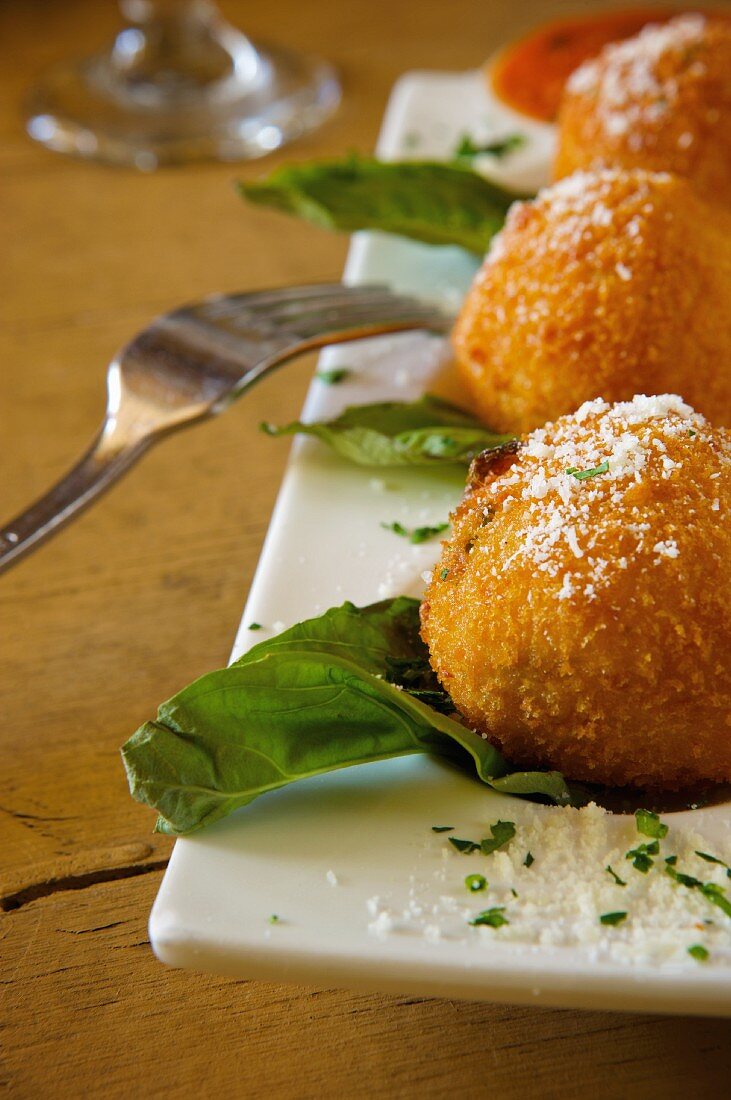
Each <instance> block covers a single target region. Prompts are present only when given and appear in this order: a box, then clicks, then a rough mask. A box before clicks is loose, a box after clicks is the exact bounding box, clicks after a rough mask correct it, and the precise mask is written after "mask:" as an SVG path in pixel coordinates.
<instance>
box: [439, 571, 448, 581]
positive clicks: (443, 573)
mask: <svg viewBox="0 0 731 1100" xmlns="http://www.w3.org/2000/svg"><path fill="white" fill-rule="evenodd" d="M448 576H449V570H448V569H440V570H439V580H440V581H446V579H447V577H448Z"/></svg>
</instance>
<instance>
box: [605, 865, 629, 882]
mask: <svg viewBox="0 0 731 1100" xmlns="http://www.w3.org/2000/svg"><path fill="white" fill-rule="evenodd" d="M604 870H605V871H606V872H607V874H609V875H611V876H612V878H613V879H614V881H615V882H616V884H617V886H626V885H627V883H626V882H625V881H624V879H621V878H620V877H619V875H618V874H617V873H616V871H613V870H612V868H611V866H610V865H609V864H607V866H606V867H605V868H604Z"/></svg>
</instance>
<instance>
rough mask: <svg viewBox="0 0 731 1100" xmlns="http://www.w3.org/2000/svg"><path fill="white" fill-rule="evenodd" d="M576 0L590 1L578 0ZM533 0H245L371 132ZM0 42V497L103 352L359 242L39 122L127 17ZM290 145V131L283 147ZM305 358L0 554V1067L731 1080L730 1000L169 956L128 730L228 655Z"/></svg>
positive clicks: (38, 1074) (551, 1086) (363, 135)
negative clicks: (140, 331) (686, 1015)
mask: <svg viewBox="0 0 731 1100" xmlns="http://www.w3.org/2000/svg"><path fill="white" fill-rule="evenodd" d="M574 6H576V5H574ZM557 7H558V5H556V4H555V3H554V4H549V3H541V2H540V0H532V2H530V3H523V4H521V5H520V6H518V5H516V4H514V3H511V2H510V0H484V2H483V3H478V2H477V0H474V2H469V0H451V2H450V3H449V4H447V3H439V2H438V0H422V2H421V3H419V4H418V5H417V4H414V3H410V2H409V0H392V2H391V3H389V4H388V5H386V4H378V3H374V2H373V0H346V2H345V3H343V4H334V3H329V4H325V3H324V2H322V0H311V2H310V3H305V4H303V3H298V2H295V0H278V2H277V3H264V2H261V0H260V2H258V3H257V2H255V0H250V2H245V0H241V2H239V3H236V2H230V3H226V4H224V8H225V10H226V12H227V14H229V15H230V17H231V18H232V19H234V20H237V21H238V22H239V23H240V24H244V23H245V24H246V26H247V29H249V30H250V31H252V32H253V33H255V34H259V35H260V36H261V37H270V38H277V39H280V40H282V41H284V40H286V41H287V42H288V43H289V44H291V45H292V46H295V47H297V48H301V49H310V50H313V51H319V52H321V53H323V54H325V55H326V56H328V57H330V58H332V59H333V60H334V61H336V62H337V64H338V65H339V66H340V68H341V71H342V75H343V79H344V85H345V101H344V104H343V107H342V109H341V111H340V113H339V115H338V117H337V118H336V120H335V121H333V122H332V123H331V124H330V125H328V126H327V127H326V128H325V129H323V130H322V131H321V132H320V133H319V134H317V135H316V136H315V137H313V138H310V139H309V140H307V141H303V142H302V143H301V144H300V145H299V147H298V148H297V149H295V150H292V152H291V153H290V154H287V155H291V156H298V157H308V156H320V155H323V154H338V153H341V152H343V151H344V150H346V149H352V148H357V149H361V150H367V149H369V148H371V147H372V145H373V142H374V139H375V136H376V133H377V130H378V125H379V120H380V118H381V114H382V111H383V108H384V105H385V102H386V98H387V95H388V91H389V87H390V85H391V84H392V82H393V81H394V79H395V78H396V77H397V76H398V74H399V73H400V72H401V71H402V70H404V69H407V68H412V67H424V68H429V67H433V68H467V67H469V66H474V65H475V64H476V63H478V62H479V61H480V60H481V59H482V57H483V55H486V54H488V53H489V52H490V50H491V49H492V48H493V47H494V46H495V45H497V44H498V43H499V42H500V41H501V39H503V38H504V37H506V36H507V35H509V34H510V33H511V32H513V31H514V30H515V29H518V28H521V27H526V26H528V25H530V24H531V22H533V21H534V20H535V19H536V18H537V17H540V16H541V15H545V14H547V13H549V12H551V13H552V12H554V11H555V10H556V9H557ZM0 18H1V19H2V26H0V44H1V47H0V48H2V51H3V67H2V73H3V80H4V84H5V90H6V92H9V95H7V96H6V97H5V100H4V102H5V106H4V107H3V108H2V112H1V113H0V132H1V135H2V142H1V147H0V187H1V188H2V192H3V199H2V207H1V208H2V211H3V217H2V221H1V222H0V233H2V243H1V245H0V255H2V257H3V265H2V266H3V272H4V275H5V285H4V287H3V292H2V296H1V300H2V307H3V311H4V318H3V321H2V325H1V326H0V363H2V372H1V374H0V416H1V423H0V441H1V445H2V450H3V453H4V463H3V467H4V472H3V477H2V483H1V484H0V505H1V508H0V510H1V512H2V513H4V514H5V515H7V516H9V515H10V514H12V513H13V512H14V511H15V510H16V509H17V508H19V507H20V506H22V505H24V504H25V503H27V502H28V501H29V500H30V499H31V498H32V497H33V496H35V495H36V494H37V493H39V492H40V491H41V490H42V489H43V488H44V487H45V486H46V485H47V483H49V482H50V481H51V479H53V478H55V477H56V476H57V475H58V474H59V473H60V472H61V471H62V470H63V468H64V467H65V465H66V464H67V463H68V462H70V460H71V459H72V458H73V457H74V456H75V454H76V452H77V451H78V450H79V448H80V446H81V445H82V443H84V442H85V441H86V439H87V438H88V437H89V436H90V435H91V433H92V431H93V429H94V427H95V425H96V422H97V421H98V419H99V417H100V414H101V411H102V403H103V392H102V391H103V385H102V378H103V370H104V367H105V364H106V362H107V360H108V359H109V357H110V355H111V354H112V353H113V352H114V350H115V348H116V347H117V346H118V345H119V344H120V343H121V342H122V341H123V340H124V339H125V338H126V337H127V336H128V335H129V334H131V333H133V332H134V331H135V330H136V329H137V328H138V327H140V326H142V325H143V324H144V323H145V322H146V320H147V319H148V318H150V317H151V316H152V315H154V314H155V313H158V312H160V311H161V310H164V309H167V308H169V307H171V306H173V305H175V304H176V303H179V302H181V301H185V300H187V299H194V298H196V297H198V296H199V295H203V294H206V293H209V292H212V291H216V290H222V289H247V288H254V287H258V286H265V285H276V284H280V283H289V282H293V283H296V282H298V281H303V280H313V279H317V278H321V277H325V278H333V277H337V276H338V273H339V271H340V270H341V265H342V263H343V259H344V255H345V249H346V244H347V242H346V241H345V240H344V239H342V238H338V237H334V236H328V235H326V234H324V233H320V232H318V231H316V230H315V229H311V228H308V227H306V226H302V225H298V224H297V223H295V222H289V221H288V222H284V221H283V220H281V219H280V218H278V217H277V216H275V215H270V214H268V213H266V212H262V211H254V210H248V209H246V208H244V207H243V206H242V205H241V203H240V202H239V200H238V199H237V198H236V196H235V194H234V190H233V187H232V180H233V178H234V177H235V175H236V174H237V171H240V174H242V175H254V174H256V173H258V172H260V171H262V170H263V167H264V166H253V167H252V166H248V167H242V168H241V169H240V170H236V171H235V170H234V169H232V168H230V167H223V166H215V165H213V166H211V165H207V166H201V167H195V168H186V169H185V170H174V171H163V172H159V173H157V174H155V175H151V176H142V175H136V174H134V173H132V172H126V171H111V170H108V169H104V168H100V167H97V166H94V165H88V164H82V163H77V162H74V161H71V160H66V159H65V158H62V157H56V156H53V155H51V154H49V153H46V152H45V151H44V150H42V149H40V148H35V147H34V146H33V145H32V144H31V143H30V142H29V141H28V140H27V139H26V138H25V136H24V134H23V131H22V128H21V124H20V120H19V102H20V99H21V96H22V93H23V92H24V90H25V89H26V88H27V86H28V85H29V83H30V81H31V80H32V78H33V76H34V74H35V73H36V72H37V71H38V70H39V69H40V68H41V67H42V66H43V65H44V64H46V63H47V62H50V61H52V60H55V59H56V58H59V57H62V56H65V55H66V54H68V53H71V52H72V51H77V52H83V51H86V50H90V49H92V48H94V47H96V46H97V44H98V43H99V42H100V41H102V40H103V39H104V38H105V36H109V35H111V33H112V32H113V29H114V27H115V26H116V15H115V11H114V7H113V5H112V4H111V2H110V3H105V4H101V3H99V2H98V0H66V2H60V0H58V2H55V3H54V2H50V0H48V2H41V0H35V2H33V3H28V2H23V0H16V2H14V3H13V2H10V0H6V3H5V4H4V5H3V8H2V14H1V16H0ZM279 159H281V158H272V161H271V164H274V163H275V160H279ZM311 369H312V364H311V362H310V363H308V362H304V363H301V364H299V365H297V366H295V367H291V368H288V370H287V372H286V375H285V374H281V375H279V376H278V377H277V378H275V379H274V380H272V381H270V382H268V383H266V384H264V385H263V386H262V387H261V388H259V389H255V390H254V391H253V392H252V393H251V395H250V396H248V397H247V399H246V401H244V402H242V403H241V405H239V406H238V407H237V408H235V409H233V410H232V411H231V412H230V413H229V414H227V415H226V416H225V417H223V418H221V419H220V420H218V421H214V422H210V423H209V424H207V425H205V426H202V427H199V428H197V429H195V430H192V431H189V432H187V433H185V434H184V435H181V436H179V437H177V438H175V439H173V440H171V441H169V442H168V443H166V444H165V445H164V446H162V447H160V448H159V450H157V451H156V452H153V453H152V454H151V455H150V456H149V457H148V458H147V459H146V460H145V462H144V464H143V465H142V466H141V467H140V468H139V469H138V470H137V471H135V472H134V473H133V474H132V476H130V477H129V479H128V480H127V481H126V482H124V483H123V484H122V485H121V486H119V487H118V488H117V489H115V490H114V491H113V492H112V493H111V494H110V495H109V496H108V497H107V498H106V499H105V500H104V501H103V502H101V503H100V504H99V505H98V506H97V507H96V508H95V509H94V510H93V511H91V512H90V513H89V514H87V515H86V517H84V518H83V519H82V520H81V521H80V522H78V523H76V524H75V525H73V526H72V527H71V528H70V529H69V530H68V531H67V532H66V533H65V534H63V535H62V536H61V537H59V538H58V539H56V540H54V541H53V542H52V543H50V544H49V545H48V546H46V547H45V548H44V549H42V550H41V551H40V552H38V553H37V554H36V555H35V556H33V557H31V558H30V559H28V560H27V561H25V562H23V563H21V564H20V565H19V566H18V567H17V568H16V569H14V570H13V571H11V572H10V573H8V574H7V575H5V576H3V577H2V579H1V580H0V621H1V622H2V628H3V629H2V647H3V648H2V658H1V661H2V664H1V667H2V679H1V686H0V693H1V699H2V702H1V705H0V853H1V854H0V903H1V904H2V908H3V912H2V914H0V984H1V987H2V996H1V1000H0V1004H1V1006H2V1008H1V1010H0V1029H1V1030H0V1090H2V1089H3V1087H5V1088H7V1090H8V1091H9V1094H10V1095H12V1096H18V1097H40V1096H52V1097H54V1098H63V1097H75V1096H79V1097H81V1096H83V1097H96V1096H104V1097H117V1096H132V1097H137V1096H143V1095H146V1096H177V1095H187V1094H189V1095H193V1096H204V1097H208V1096H214V1095H217V1094H224V1093H227V1094H228V1095H241V1096H276V1097H280V1096H281V1097H330V1096H331V1097H341V1096H342V1097H350V1096H354V1097H356V1096H387V1095H388V1096H405V1097H411V1096H414V1097H417V1096H418V1097H423V1096H441V1095H450V1094H452V1093H454V1094H455V1095H457V1094H460V1095H462V1096H467V1097H477V1096H482V1095H485V1096H487V1095H490V1096H491V1097H495V1098H498V1100H499V1098H504V1097H505V1098H512V1097H515V1098H518V1097H525V1096H527V1095H534V1096H540V1097H559V1096H561V1097H566V1096H569V1097H572V1096H580V1095H581V1096H583V1095H585V1094H590V1095H591V1096H592V1100H597V1098H600V1097H623V1098H626V1097H638V1098H639V1097H642V1098H644V1100H651V1098H653V1097H658V1098H659V1097H662V1098H663V1100H666V1098H670V1097H688V1096H692V1097H702V1096H712V1095H713V1096H720V1095H722V1094H723V1092H724V1088H723V1086H724V1085H726V1086H728V1079H729V1077H728V1069H729V1061H730V1056H731V1041H730V1038H731V1036H730V1032H729V1027H728V1024H726V1023H723V1022H720V1021H705V1020H692V1019H664V1018H659V1017H633V1016H621V1015H609V1014H599V1013H581V1012H568V1011H548V1010H535V1009H525V1008H510V1007H494V1006H491V1005H489V1004H462V1003H454V1002H446V1001H434V1000H422V999H418V998H413V997H383V996H364V995H355V994H352V993H349V992H344V991H340V990H332V989H325V990H322V989H317V990H313V989H299V988H292V987H288V986H277V985H264V984H260V983H256V982H244V981H232V980H229V979H221V978H217V977H210V976H207V975H196V974H189V973H182V972H174V971H169V970H166V969H165V968H163V966H162V965H161V964H159V963H158V962H157V961H156V960H155V958H154V957H153V955H152V953H151V951H150V948H149V944H148V940H147V931H146V922H147V915H148V912H149V909H150V905H151V904H152V900H153V898H154V896H155V891H156V890H157V888H158V886H159V883H160V878H161V874H162V870H163V867H164V866H165V862H166V860H167V858H168V855H169V852H170V842H169V841H168V840H165V839H161V838H159V837H156V836H153V835H152V833H151V826H152V819H151V815H150V814H149V813H147V812H146V811H145V810H144V809H143V808H142V807H140V806H138V805H137V804H136V803H133V802H132V801H131V799H130V798H129V795H128V793H127V789H126V784H125V780H124V775H123V772H122V768H121V765H120V760H119V755H118V748H119V746H120V745H121V744H122V742H123V741H124V740H125V738H126V737H127V736H128V735H129V733H130V732H131V731H132V730H133V729H135V727H136V726H137V725H138V724H139V723H140V722H141V721H142V720H143V719H145V718H147V717H148V716H149V715H151V714H152V713H153V711H154V709H155V707H156V705H157V703H158V702H159V701H160V700H161V699H163V698H166V697H167V696H169V695H170V694H172V693H173V692H174V691H175V690H176V689H177V688H179V687H180V686H181V685H182V684H184V683H186V682H187V681H188V680H190V679H192V678H193V677H195V676H196V675H198V674H199V673H201V672H203V671H205V670H207V669H209V668H211V667H214V666H217V665H220V664H221V663H223V662H225V660H226V657H227V654H228V652H229V649H230V645H231V640H232V635H233V631H234V628H235V626H236V624H237V622H238V619H239V615H240V612H241V608H242V605H243V601H244V597H245V595H246V591H247V587H248V585H249V583H250V581H251V577H252V572H253V569H254V567H255V564H256V560H257V557H258V554H259V550H260V547H261V543H262V539H263V537H264V533H265V531H266V527H267V523H268V520H269V514H270V512H271V508H272V504H273V502H274V498H275V494H276V491H277V486H278V484H279V480H280V477H281V473H282V468H283V465H284V462H285V458H286V446H285V445H284V444H281V443H280V444H277V443H276V442H273V441H269V442H268V441H266V440H265V439H263V438H262V437H261V435H259V434H258V432H257V431H256V430H255V426H256V424H257V423H258V422H259V421H260V420H261V419H263V418H265V417H266V416H269V415H271V411H272V409H276V410H277V415H278V416H279V417H280V418H285V417H287V416H289V415H292V416H294V415H295V414H296V413H297V412H298V410H299V407H300V403H301V400H302V397H303V394H304V391H305V386H306V384H307V378H308V374H309V373H310V371H311Z"/></svg>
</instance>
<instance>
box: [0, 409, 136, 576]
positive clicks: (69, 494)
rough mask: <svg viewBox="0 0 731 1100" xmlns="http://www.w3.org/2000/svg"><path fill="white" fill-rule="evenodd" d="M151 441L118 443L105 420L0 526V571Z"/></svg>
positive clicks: (114, 477)
mask: <svg viewBox="0 0 731 1100" xmlns="http://www.w3.org/2000/svg"><path fill="white" fill-rule="evenodd" d="M152 442H153V439H152V438H151V437H149V436H148V437H144V438H139V439H137V440H135V441H133V442H131V443H126V444H124V445H120V443H119V441H118V439H116V438H115V434H114V428H113V424H112V423H111V422H110V421H105V423H104V424H103V426H102V428H101V430H100V431H99V433H98V435H97V437H96V439H95V440H94V442H93V443H92V444H91V446H90V447H89V449H88V450H87V451H86V453H85V454H84V455H82V457H81V458H80V459H79V461H78V462H77V463H76V465H75V466H72V467H71V469H70V470H69V471H68V472H67V473H66V475H65V476H64V477H62V478H61V480H60V481H57V482H56V484H55V485H54V486H52V487H51V488H50V489H49V490H48V492H47V493H46V494H45V495H44V496H42V497H40V499H39V500H37V501H35V503H34V504H31V506H30V508H27V509H26V510H25V511H24V512H21V513H20V514H19V515H17V516H16V517H15V519H13V520H11V521H10V523H7V524H5V525H4V526H3V527H0V572H2V571H3V569H5V568H7V567H8V566H9V565H10V564H11V563H12V562H15V561H17V560H18V558H21V557H23V555H24V554H27V553H28V552H29V551H30V550H32V549H33V548H34V547H35V546H37V545H38V543H39V542H42V541H43V539H47V538H48V537H49V535H52V534H54V532H55V531H58V530H59V529H60V528H61V527H63V525H64V524H65V523H68V521H69V520H70V519H72V518H73V517H74V516H75V515H76V514H77V512H80V511H81V510H82V509H83V508H86V506H87V505H88V504H91V502H92V501H93V500H94V499H95V498H96V497H97V496H99V494H100V493H103V492H104V490H105V489H108V488H109V486H110V485H112V484H113V483H114V482H115V481H116V480H117V478H118V477H120V476H121V475H122V474H123V473H124V472H125V471H126V470H127V469H129V467H130V466H132V465H133V464H134V463H135V462H136V461H137V459H138V458H140V456H141V455H142V454H143V453H144V452H145V451H146V450H147V448H148V447H149V446H150V444H151V443H152Z"/></svg>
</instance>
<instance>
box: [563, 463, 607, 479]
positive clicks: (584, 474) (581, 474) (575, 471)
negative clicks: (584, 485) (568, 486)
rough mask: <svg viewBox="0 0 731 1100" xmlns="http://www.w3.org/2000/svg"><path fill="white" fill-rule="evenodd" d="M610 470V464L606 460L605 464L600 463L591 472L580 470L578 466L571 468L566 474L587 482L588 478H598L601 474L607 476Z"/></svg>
mask: <svg viewBox="0 0 731 1100" xmlns="http://www.w3.org/2000/svg"><path fill="white" fill-rule="evenodd" d="M608 470H609V463H608V462H607V460H606V459H604V462H600V463H599V465H598V466H594V467H592V469H591V470H580V469H579V468H578V466H569V468H568V470H567V471H566V473H567V474H571V476H572V477H575V478H576V480H577V481H586V479H587V478H588V477H598V476H599V474H606V473H607V472H608Z"/></svg>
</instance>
